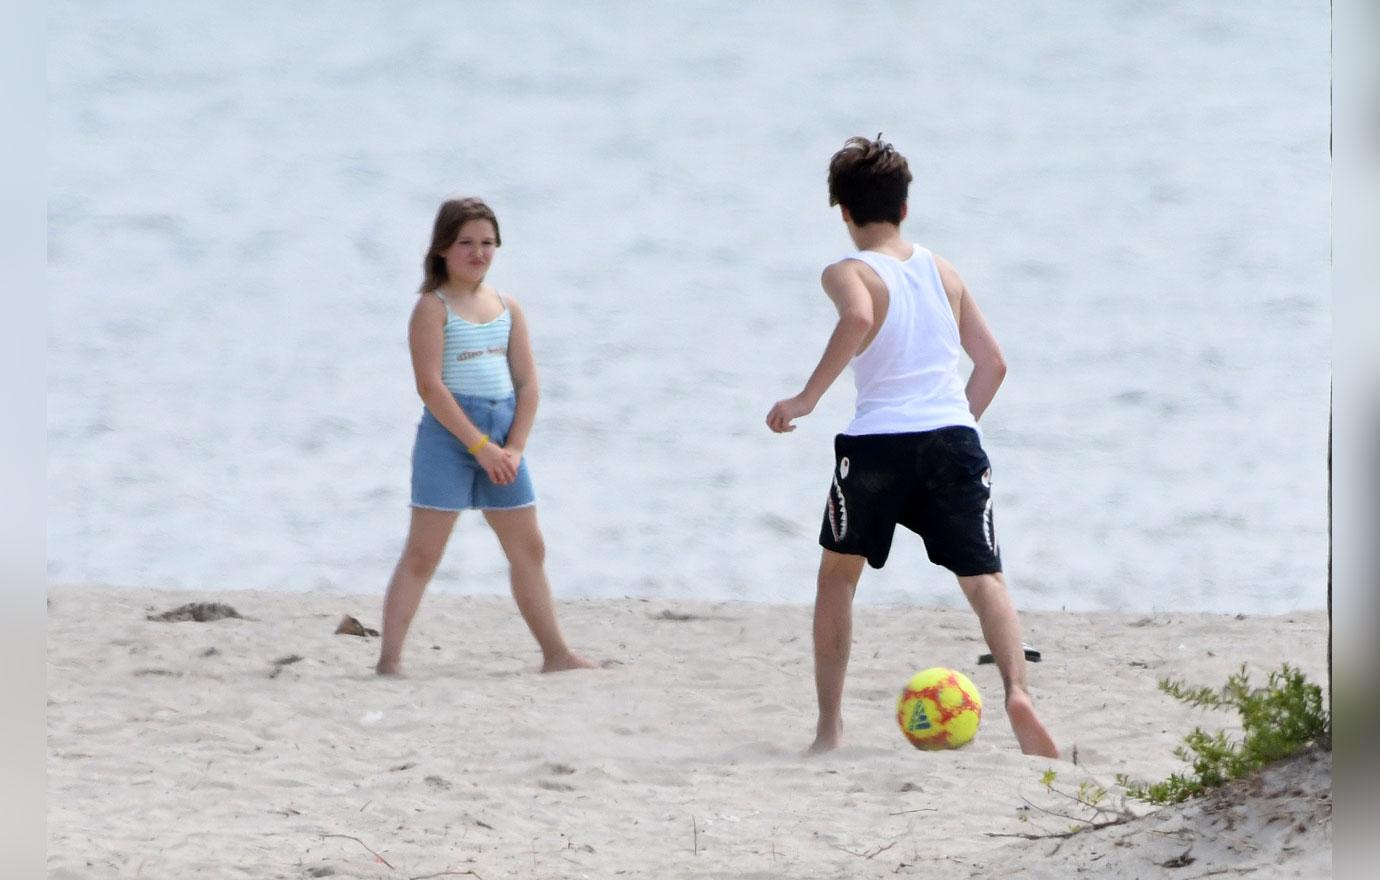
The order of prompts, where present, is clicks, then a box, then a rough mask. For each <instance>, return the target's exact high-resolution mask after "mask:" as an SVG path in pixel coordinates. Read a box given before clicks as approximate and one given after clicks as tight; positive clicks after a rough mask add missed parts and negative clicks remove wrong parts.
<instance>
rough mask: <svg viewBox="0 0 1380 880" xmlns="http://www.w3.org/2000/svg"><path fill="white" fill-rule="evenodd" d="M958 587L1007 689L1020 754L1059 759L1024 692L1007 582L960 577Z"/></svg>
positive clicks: (997, 577) (1022, 660) (1008, 711)
mask: <svg viewBox="0 0 1380 880" xmlns="http://www.w3.org/2000/svg"><path fill="white" fill-rule="evenodd" d="M958 583H959V585H960V586H961V587H963V593H964V595H966V596H967V597H968V604H970V605H972V606H973V610H974V611H976V612H977V617H978V622H979V623H980V624H981V625H982V636H983V638H985V639H986V640H987V647H988V649H989V650H990V651H991V652H992V657H993V659H995V660H996V661H997V669H998V670H1000V672H1001V683H1002V686H1003V687H1004V688H1005V689H1006V716H1007V718H1008V719H1009V720H1010V721H1011V729H1012V730H1013V731H1015V734H1016V741H1017V742H1019V743H1020V745H1021V751H1022V752H1024V753H1025V754H1027V755H1042V756H1044V757H1046V758H1057V757H1059V748H1058V747H1057V746H1056V745H1055V744H1054V737H1052V736H1050V735H1049V731H1048V730H1046V729H1045V726H1044V724H1042V723H1041V722H1040V717H1039V716H1038V715H1036V714H1035V704H1034V703H1033V702H1031V699H1030V693H1029V692H1028V691H1027V690H1026V680H1025V649H1024V648H1023V647H1022V646H1021V624H1020V620H1019V619H1017V617H1016V606H1015V605H1013V604H1011V595H1010V594H1009V593H1008V592H1007V591H1006V579H1005V578H1003V577H1002V576H1001V574H980V575H976V576H974V577H961V578H959V579H958Z"/></svg>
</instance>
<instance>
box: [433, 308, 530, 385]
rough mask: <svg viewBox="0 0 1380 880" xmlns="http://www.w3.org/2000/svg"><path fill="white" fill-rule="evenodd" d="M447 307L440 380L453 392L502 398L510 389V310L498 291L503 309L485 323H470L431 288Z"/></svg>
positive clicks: (511, 378)
mask: <svg viewBox="0 0 1380 880" xmlns="http://www.w3.org/2000/svg"><path fill="white" fill-rule="evenodd" d="M432 293H435V294H436V298H437V299H439V300H440V301H441V305H442V306H445V309H446V328H445V332H446V345H445V349H444V350H443V352H442V354H441V381H442V382H444V383H445V386H446V387H447V388H449V389H450V390H451V392H453V393H455V394H460V395H464V396H468V397H489V398H496V399H497V398H504V397H508V396H509V395H511V394H512V393H513V375H512V373H511V372H509V370H508V336H509V334H510V333H511V332H512V329H513V313H512V312H511V311H510V310H509V309H508V302H507V300H504V299H503V295H502V294H499V297H498V298H499V300H500V301H502V303H503V313H502V314H500V315H499V316H498V317H497V318H494V319H493V320H492V321H489V322H487V323H485V324H473V323H471V322H469V321H466V320H465V319H464V318H462V317H460V316H459V315H457V314H455V313H454V312H452V311H451V310H450V306H449V305H446V298H445V297H444V296H441V292H440V291H439V290H435V291H432Z"/></svg>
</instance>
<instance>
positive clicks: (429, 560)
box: [399, 548, 441, 578]
mask: <svg viewBox="0 0 1380 880" xmlns="http://www.w3.org/2000/svg"><path fill="white" fill-rule="evenodd" d="M440 564H441V557H440V555H439V554H437V553H432V552H429V551H426V550H417V549H412V548H409V549H408V550H405V551H404V552H403V557H402V561H401V562H400V563H399V565H400V566H401V568H402V570H403V571H404V572H405V573H406V574H407V575H409V576H410V577H414V578H429V577H431V576H432V574H434V573H435V571H436V567H437V566H438V565H440Z"/></svg>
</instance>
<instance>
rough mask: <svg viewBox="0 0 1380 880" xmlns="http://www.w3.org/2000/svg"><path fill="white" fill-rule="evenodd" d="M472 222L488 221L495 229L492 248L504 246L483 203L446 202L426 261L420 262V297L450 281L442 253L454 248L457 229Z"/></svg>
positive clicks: (486, 206) (439, 214) (478, 201)
mask: <svg viewBox="0 0 1380 880" xmlns="http://www.w3.org/2000/svg"><path fill="white" fill-rule="evenodd" d="M471 220H488V221H489V222H490V223H492V224H493V227H494V244H496V245H498V246H499V247H502V246H503V236H502V235H501V234H500V233H499V231H498V218H497V217H495V216H494V211H493V209H492V208H490V207H489V206H488V205H486V204H484V200H483V199H476V198H466V199H447V200H446V201H445V202H443V203H442V204H441V208H440V210H438V211H437V212H436V223H435V224H433V226H432V228H431V247H429V248H427V251H426V259H425V260H423V261H422V286H421V289H420V291H419V292H420V293H430V292H431V291H433V290H435V289H436V288H438V287H440V286H441V285H442V284H445V283H446V281H447V280H448V279H449V277H450V276H449V274H448V273H447V272H446V258H445V257H443V256H441V252H442V251H444V250H445V249H446V248H448V247H450V246H451V245H453V244H455V239H456V237H457V236H459V235H460V227H461V226H464V225H465V224H466V223H468V222H470V221H471Z"/></svg>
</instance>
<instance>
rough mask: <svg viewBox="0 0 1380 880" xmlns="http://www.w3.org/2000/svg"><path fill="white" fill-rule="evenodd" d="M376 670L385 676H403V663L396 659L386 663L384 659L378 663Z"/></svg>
mask: <svg viewBox="0 0 1380 880" xmlns="http://www.w3.org/2000/svg"><path fill="white" fill-rule="evenodd" d="M374 672H376V673H378V674H379V675H382V676H384V677H385V678H402V677H403V674H402V664H401V663H398V662H397V661H396V660H395V661H393V662H391V663H385V662H383V661H382V660H380V661H379V662H378V664H377V665H376V666H375V667H374Z"/></svg>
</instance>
